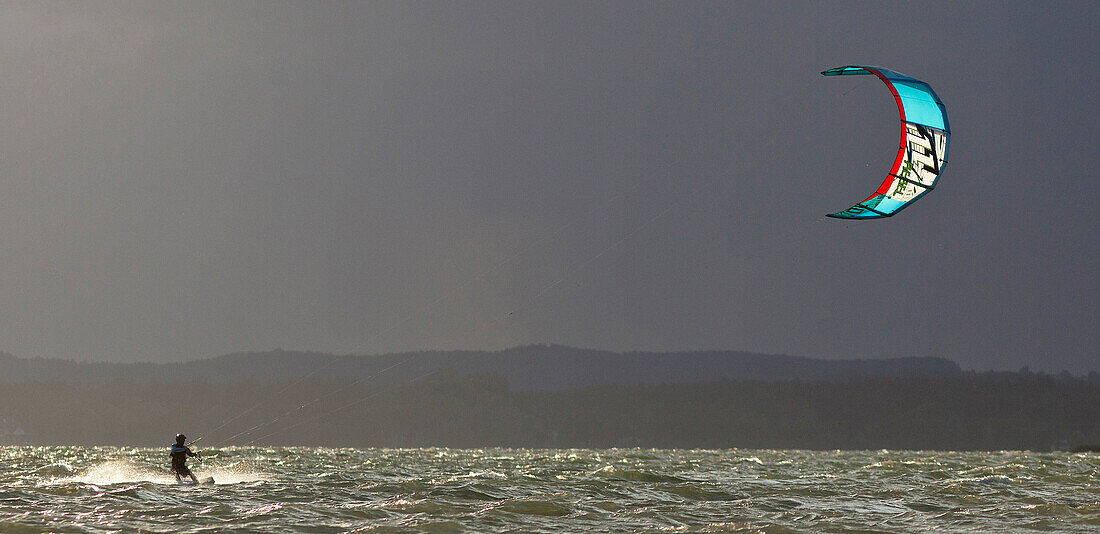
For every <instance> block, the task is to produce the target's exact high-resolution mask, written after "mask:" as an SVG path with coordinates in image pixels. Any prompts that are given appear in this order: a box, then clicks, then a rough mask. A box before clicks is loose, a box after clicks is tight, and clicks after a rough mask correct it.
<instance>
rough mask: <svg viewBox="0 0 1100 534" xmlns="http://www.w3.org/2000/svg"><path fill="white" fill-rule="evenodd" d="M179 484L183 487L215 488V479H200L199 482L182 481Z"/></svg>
mask: <svg viewBox="0 0 1100 534" xmlns="http://www.w3.org/2000/svg"><path fill="white" fill-rule="evenodd" d="M179 484H180V485H181V486H213V485H214V477H206V478H200V479H199V481H198V482H195V481H194V480H181V481H180V482H179Z"/></svg>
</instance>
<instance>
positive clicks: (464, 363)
mask: <svg viewBox="0 0 1100 534" xmlns="http://www.w3.org/2000/svg"><path fill="white" fill-rule="evenodd" d="M444 370H448V372H450V373H453V374H454V375H456V376H458V377H462V376H471V375H479V374H486V373H491V374H495V375H497V376H500V377H503V378H505V379H506V380H507V381H508V383H509V385H510V387H512V388H513V389H516V390H561V389H569V388H579V387H587V386H596V385H653V384H675V383H688V382H709V381H717V380H759V381H783V380H825V381H848V380H860V379H867V378H906V377H911V378H931V377H941V378H942V377H951V376H957V375H960V374H961V373H962V370H961V369H960V368H959V366H958V365H957V364H955V363H954V362H952V361H950V360H946V359H943V358H932V357H926V358H894V359H859V360H857V359H852V360H822V359H814V358H805V357H798V356H787V355H781V354H755V353H749V352H733V351H697V352H662V353H657V352H629V353H617V352H607V351H599V350H590V349H579V348H573V347H565V346H560V345H528V346H523V347H515V348H511V349H506V350H501V351H437V352H408V353H395V354H384V355H375V356H353V355H333V354H323V353H315V352H291V351H283V350H274V351H269V352H251V353H239V354H229V355H225V356H219V357H216V358H210V359H204V360H193V361H189V362H184V363H170V364H156V363H128V364H123V363H105V362H73V361H67V360H57V359H45V358H32V359H24V358H16V357H14V356H11V355H7V354H0V380H3V381H26V380H34V381H63V382H73V383H102V382H106V381H111V380H135V381H149V380H156V381H180V380H193V381H201V382H213V383H229V382H239V381H242V380H257V381H276V380H279V381H284V380H296V379H299V378H303V377H310V378H318V379H325V378H335V379H341V380H355V379H362V380H364V381H365V382H368V381H369V382H370V383H402V382H408V381H410V380H414V379H417V378H421V377H424V376H426V375H429V374H431V373H433V372H441V371H444Z"/></svg>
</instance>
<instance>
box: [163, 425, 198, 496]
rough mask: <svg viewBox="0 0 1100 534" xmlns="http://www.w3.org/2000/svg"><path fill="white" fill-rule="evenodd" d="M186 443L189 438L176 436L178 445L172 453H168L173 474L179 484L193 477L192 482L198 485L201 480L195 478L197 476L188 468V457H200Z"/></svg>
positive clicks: (180, 435) (173, 448)
mask: <svg viewBox="0 0 1100 534" xmlns="http://www.w3.org/2000/svg"><path fill="white" fill-rule="evenodd" d="M186 442H187V436H184V435H183V434H176V444H175V445H172V452H170V453H168V456H170V457H171V458H172V473H173V474H174V475H176V482H177V483H179V482H181V481H182V480H183V477H191V481H192V482H194V483H196V484H198V483H199V479H197V478H195V474H194V473H192V472H191V470H190V469H188V468H187V457H189V456H198V454H197V453H194V452H191V449H190V448H188V447H187V445H186V444H185V443H186Z"/></svg>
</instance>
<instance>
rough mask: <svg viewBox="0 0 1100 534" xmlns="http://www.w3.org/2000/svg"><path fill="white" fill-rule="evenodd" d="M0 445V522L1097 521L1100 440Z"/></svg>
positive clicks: (362, 526)
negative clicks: (1042, 446) (182, 470)
mask: <svg viewBox="0 0 1100 534" xmlns="http://www.w3.org/2000/svg"><path fill="white" fill-rule="evenodd" d="M191 465H192V468H193V470H194V471H195V473H196V475H198V476H199V477H204V476H212V477H214V479H215V480H216V482H217V484H216V485H214V486H177V485H176V484H175V483H174V480H173V479H172V478H171V477H170V475H169V473H168V468H167V449H166V448H165V449H128V448H84V447H2V448H0V532H3V533H5V534H7V533H20V532H34V533H38V532H59V533H62V532H95V533H106V532H172V533H182V532H219V533H221V532H242V533H243V532H432V533H443V532H554V533H558V532H768V533H777V532H1028V531H1050V532H1098V531H1100V455H1098V454H1071V453H1033V452H906V451H831V452H816V451H775V450H718V451H703V450H648V449H611V450H588V449H575V450H537V449H470V450H453V449H364V450H358V449H323V448H230V449H221V450H207V451H203V458H202V459H201V461H195V460H194V459H193V460H192V461H191Z"/></svg>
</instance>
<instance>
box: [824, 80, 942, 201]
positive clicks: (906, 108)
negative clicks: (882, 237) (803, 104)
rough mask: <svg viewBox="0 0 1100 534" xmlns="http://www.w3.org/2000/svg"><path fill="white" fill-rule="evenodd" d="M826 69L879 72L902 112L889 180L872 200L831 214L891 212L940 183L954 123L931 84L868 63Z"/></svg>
mask: <svg viewBox="0 0 1100 534" xmlns="http://www.w3.org/2000/svg"><path fill="white" fill-rule="evenodd" d="M821 74H822V75H825V76H848V75H860V74H873V75H875V76H878V78H879V79H880V80H882V83H884V84H886V87H888V88H890V92H891V93H893V94H894V100H896V101H897V103H898V113H899V114H901V143H900V145H899V147H898V156H897V158H895V159H894V166H893V168H891V169H890V173H889V174H887V175H886V181H884V182H882V185H880V186H879V188H878V189H877V190H875V193H874V194H873V195H871V196H870V197H868V198H867V200H864V201H863V202H860V203H859V204H856V205H855V206H852V207H850V208H848V209H846V210H844V211H840V212H837V213H830V214H829V215H828V216H829V217H835V218H837V219H879V218H882V217H890V216H893V215H894V214H895V213H897V212H899V211H901V210H902V209H905V208H906V207H907V206H909V205H910V204H912V203H913V202H916V200H917V199H918V198H920V197H922V196H924V195H926V194H928V192H929V191H931V190H932V189H933V188H935V187H936V180H938V179H939V177H940V173H941V172H942V171H943V167H944V166H945V165H947V147H948V144H949V142H950V139H951V127H950V126H949V125H948V123H947V109H946V108H944V107H943V102H942V101H940V97H939V96H936V92H935V91H933V90H932V87H931V86H929V85H928V84H927V83H924V82H922V81H920V80H918V79H916V78H913V77H911V76H906V75H904V74H901V73H900V72H894V71H892V70H889V69H884V68H882V67H871V66H866V65H849V66H846V67H837V68H835V69H829V70H827V71H824V72H822V73H821Z"/></svg>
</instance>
